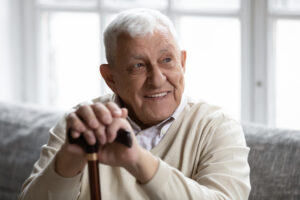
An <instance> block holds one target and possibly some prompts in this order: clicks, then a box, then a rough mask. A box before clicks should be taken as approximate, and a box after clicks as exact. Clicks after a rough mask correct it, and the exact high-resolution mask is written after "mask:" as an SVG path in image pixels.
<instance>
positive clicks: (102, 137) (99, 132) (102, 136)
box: [94, 125, 107, 145]
mask: <svg viewBox="0 0 300 200" xmlns="http://www.w3.org/2000/svg"><path fill="white" fill-rule="evenodd" d="M94 132H95V135H96V137H97V139H98V141H99V143H100V144H101V145H104V144H105V143H106V142H107V138H106V128H105V126H103V125H102V126H101V125H100V126H99V127H98V128H97V129H96V130H95V131H94Z"/></svg>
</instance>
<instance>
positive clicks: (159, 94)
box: [145, 92, 169, 98]
mask: <svg viewBox="0 0 300 200" xmlns="http://www.w3.org/2000/svg"><path fill="white" fill-rule="evenodd" d="M168 93H169V92H161V93H156V94H150V95H145V97H146V98H161V97H165V96H167V94H168Z"/></svg>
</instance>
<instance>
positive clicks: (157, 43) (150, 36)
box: [116, 29, 179, 51]
mask: <svg viewBox="0 0 300 200" xmlns="http://www.w3.org/2000/svg"><path fill="white" fill-rule="evenodd" d="M146 44H148V46H147V45H146ZM147 47H149V48H150V47H152V48H155V49H156V50H160V49H161V48H172V49H174V50H178V51H179V46H178V43H177V41H176V39H175V38H174V37H173V35H172V34H171V32H170V31H167V30H166V31H162V30H159V29H157V30H154V31H153V32H151V33H146V34H143V35H138V36H135V37H132V36H131V35H130V34H128V33H125V32H124V33H121V34H119V36H118V37H117V41H116V50H117V51H118V50H125V51H131V50H133V49H138V48H147Z"/></svg>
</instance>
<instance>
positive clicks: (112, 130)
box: [106, 118, 131, 143]
mask: <svg viewBox="0 0 300 200" xmlns="http://www.w3.org/2000/svg"><path fill="white" fill-rule="evenodd" d="M121 128H123V129H125V130H131V128H130V125H129V124H128V122H127V120H126V119H124V118H115V119H114V121H113V122H112V123H111V124H110V125H109V126H108V127H107V129H106V135H107V142H109V143H112V142H113V141H114V140H115V138H116V136H117V132H118V130H119V129H121Z"/></svg>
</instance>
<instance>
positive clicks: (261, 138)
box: [243, 124, 300, 200]
mask: <svg viewBox="0 0 300 200" xmlns="http://www.w3.org/2000/svg"><path fill="white" fill-rule="evenodd" d="M243 129H244V133H245V136H246V141H247V145H248V146H249V147H250V148H251V150H250V153H249V158H248V161H249V165H250V169H251V171H250V181H251V187H252V190H251V193H250V197H249V199H250V200H254V199H266V200H267V199H272V200H277V199H278V200H283V199H289V200H290V199H295V200H296V199H297V200H298V199H300V131H296V130H294V131H292V130H284V129H274V128H267V127H264V126H258V125H253V124H252V125H249V124H248V125H243Z"/></svg>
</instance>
